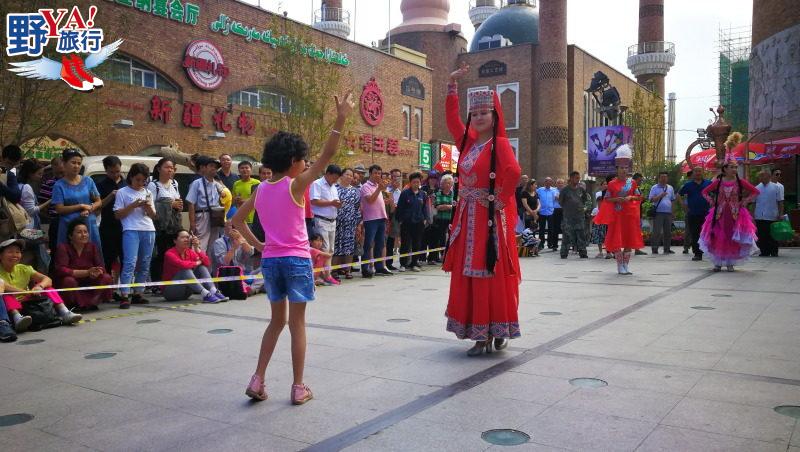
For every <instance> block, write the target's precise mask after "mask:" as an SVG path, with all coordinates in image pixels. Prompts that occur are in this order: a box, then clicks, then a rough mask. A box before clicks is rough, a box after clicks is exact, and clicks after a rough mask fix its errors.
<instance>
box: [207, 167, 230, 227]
mask: <svg viewBox="0 0 800 452" xmlns="http://www.w3.org/2000/svg"><path fill="white" fill-rule="evenodd" d="M203 191H205V192H206V208H207V209H208V212H209V217H210V220H209V222H210V223H209V225H210V226H211V227H212V228H224V227H225V208H224V207H222V206H214V207H212V206H210V205H209V204H211V198H210V197H209V196H208V184H207V183H206V180H205V178H204V179H203Z"/></svg>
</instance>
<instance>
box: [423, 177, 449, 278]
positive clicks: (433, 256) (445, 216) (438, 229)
mask: <svg viewBox="0 0 800 452" xmlns="http://www.w3.org/2000/svg"><path fill="white" fill-rule="evenodd" d="M439 187H440V188H439V190H438V191H437V192H436V193H435V194H434V197H433V208H434V209H435V210H436V215H434V217H433V234H434V235H433V239H434V240H433V243H431V247H432V248H441V247H443V246H444V244H445V240H446V239H447V228H448V227H449V226H450V219H451V218H452V217H453V209H454V208H455V203H454V202H453V176H452V175H450V174H445V175H444V176H442V180H441V182H440V185H439ZM428 260H432V261H433V262H436V263H439V262H441V260H440V259H439V252H438V251H435V252H432V253H429V254H428Z"/></svg>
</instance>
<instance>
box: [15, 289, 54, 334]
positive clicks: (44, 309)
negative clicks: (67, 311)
mask: <svg viewBox="0 0 800 452" xmlns="http://www.w3.org/2000/svg"><path fill="white" fill-rule="evenodd" d="M20 314H21V315H23V316H26V315H27V316H30V317H31V319H32V320H33V322H31V326H30V327H29V328H28V329H29V330H30V331H39V330H42V329H46V328H55V327H57V326H61V319H60V318H59V317H58V316H57V315H56V310H55V308H53V302H52V301H50V299H49V298H47V297H42V296H38V295H37V296H33V297H31V298H28V299H27V300H25V301H23V302H22V309H20Z"/></svg>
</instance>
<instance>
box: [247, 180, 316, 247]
mask: <svg viewBox="0 0 800 452" xmlns="http://www.w3.org/2000/svg"><path fill="white" fill-rule="evenodd" d="M293 180H294V179H291V178H288V177H284V178H283V179H281V180H279V181H277V182H269V181H264V182H262V183H261V184H259V186H258V191H257V192H256V202H255V208H256V212H258V219H259V221H260V222H261V227H262V228H263V229H264V238H265V240H264V242H265V246H264V251H263V252H262V253H261V256H262V257H265V258H267V257H306V258H309V259H310V258H311V253H309V251H308V231H307V230H306V218H305V206H304V205H303V204H305V202H304V203H303V204H298V203H297V201H295V200H294V198H292V192H291V189H290V187H291V186H292V181H293Z"/></svg>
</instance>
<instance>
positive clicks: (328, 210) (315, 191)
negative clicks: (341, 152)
mask: <svg viewBox="0 0 800 452" xmlns="http://www.w3.org/2000/svg"><path fill="white" fill-rule="evenodd" d="M341 176H342V169H341V168H340V167H339V166H337V165H328V168H327V169H326V170H325V175H324V176H322V177H320V178H319V179H317V180H315V181H314V183H312V184H311V193H310V199H311V212H312V213H313V214H314V227H315V228H316V230H317V232H319V233H320V234H321V235H322V242H323V247H324V249H323V251H325V252H326V253H333V244H334V243H335V242H336V214H337V212H338V211H339V207H341V206H342V202H341V201H339V192H338V190H336V181H338V180H339V177H341Z"/></svg>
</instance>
